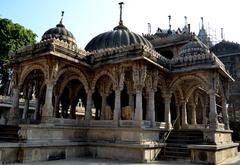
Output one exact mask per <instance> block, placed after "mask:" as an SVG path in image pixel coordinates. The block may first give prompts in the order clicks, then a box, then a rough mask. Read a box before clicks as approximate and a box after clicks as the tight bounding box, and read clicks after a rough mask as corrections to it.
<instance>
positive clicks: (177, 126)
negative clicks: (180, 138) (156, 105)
mask: <svg viewBox="0 0 240 165" xmlns="http://www.w3.org/2000/svg"><path fill="white" fill-rule="evenodd" d="M176 117H177V121H176V128H177V129H179V128H180V106H179V104H176Z"/></svg>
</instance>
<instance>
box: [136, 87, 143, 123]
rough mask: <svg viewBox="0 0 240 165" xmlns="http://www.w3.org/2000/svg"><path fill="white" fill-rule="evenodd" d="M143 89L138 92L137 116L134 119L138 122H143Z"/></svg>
mask: <svg viewBox="0 0 240 165" xmlns="http://www.w3.org/2000/svg"><path fill="white" fill-rule="evenodd" d="M142 113H143V108H142V88H140V89H137V90H136V108H135V115H134V119H135V120H136V121H142Z"/></svg>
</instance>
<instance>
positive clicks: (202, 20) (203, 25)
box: [201, 17, 204, 29]
mask: <svg viewBox="0 0 240 165" xmlns="http://www.w3.org/2000/svg"><path fill="white" fill-rule="evenodd" d="M201 21H202V29H204V23H203V17H201Z"/></svg>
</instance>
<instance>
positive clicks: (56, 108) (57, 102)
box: [53, 94, 60, 118]
mask: <svg viewBox="0 0 240 165" xmlns="http://www.w3.org/2000/svg"><path fill="white" fill-rule="evenodd" d="M59 99H60V98H59V95H58V94H55V103H54V113H53V116H54V117H57V118H58V117H60V114H59V101H60V100H59Z"/></svg>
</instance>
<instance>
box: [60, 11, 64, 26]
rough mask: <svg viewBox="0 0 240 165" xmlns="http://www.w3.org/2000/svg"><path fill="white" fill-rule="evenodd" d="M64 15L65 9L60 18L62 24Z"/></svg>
mask: <svg viewBox="0 0 240 165" xmlns="http://www.w3.org/2000/svg"><path fill="white" fill-rule="evenodd" d="M63 16H64V11H62V15H61V20H60V22H59V24H62V20H63Z"/></svg>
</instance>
